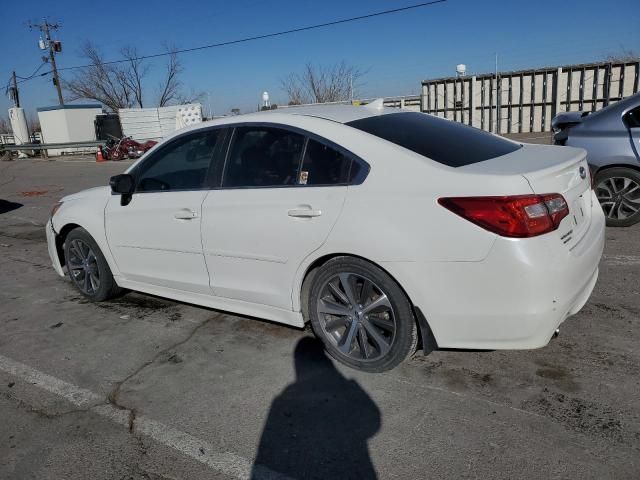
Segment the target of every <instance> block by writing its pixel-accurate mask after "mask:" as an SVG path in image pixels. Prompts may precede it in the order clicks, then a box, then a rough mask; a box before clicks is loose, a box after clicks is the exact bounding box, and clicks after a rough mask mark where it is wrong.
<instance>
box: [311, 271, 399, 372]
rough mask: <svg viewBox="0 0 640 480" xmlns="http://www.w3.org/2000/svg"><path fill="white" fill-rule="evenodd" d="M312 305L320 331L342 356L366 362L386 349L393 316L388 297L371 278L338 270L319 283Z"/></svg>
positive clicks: (393, 329)
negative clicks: (314, 303) (318, 291)
mask: <svg viewBox="0 0 640 480" xmlns="http://www.w3.org/2000/svg"><path fill="white" fill-rule="evenodd" d="M316 308H317V312H318V319H319V321H320V325H321V327H322V333H323V334H324V335H325V336H326V338H328V339H329V341H330V342H331V343H332V344H333V346H334V347H336V349H337V350H338V351H339V352H340V353H341V354H342V355H346V356H348V357H350V358H353V359H356V360H360V361H365V362H367V361H374V360H377V359H379V358H381V357H383V356H385V355H386V354H387V353H388V352H389V350H390V348H391V345H392V344H393V340H394V338H395V335H396V327H397V325H396V316H395V313H394V310H393V306H392V305H391V302H390V300H389V297H388V296H387V294H386V293H385V292H384V291H382V289H381V288H380V287H379V286H378V285H377V284H376V283H375V282H374V281H373V280H371V279H369V278H366V277H364V276H362V275H358V274H355V273H350V272H343V273H339V274H337V275H335V276H333V277H331V278H330V279H329V280H327V281H326V282H325V283H324V285H322V287H321V289H320V296H319V297H318V302H317V306H316Z"/></svg>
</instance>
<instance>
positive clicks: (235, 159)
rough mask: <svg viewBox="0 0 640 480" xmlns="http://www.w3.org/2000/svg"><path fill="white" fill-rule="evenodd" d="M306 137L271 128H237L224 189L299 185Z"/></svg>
mask: <svg viewBox="0 0 640 480" xmlns="http://www.w3.org/2000/svg"><path fill="white" fill-rule="evenodd" d="M303 145H304V136H302V135H300V134H298V133H294V132H289V131H287V130H281V129H279V128H269V127H240V128H236V130H235V134H234V139H233V145H232V146H231V152H230V153H229V158H228V159H227V165H226V167H225V173H224V180H223V186H224V187H272V186H282V185H295V184H296V183H297V178H298V169H299V168H300V157H301V156H302V147H303Z"/></svg>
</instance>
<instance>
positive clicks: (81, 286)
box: [64, 228, 120, 302]
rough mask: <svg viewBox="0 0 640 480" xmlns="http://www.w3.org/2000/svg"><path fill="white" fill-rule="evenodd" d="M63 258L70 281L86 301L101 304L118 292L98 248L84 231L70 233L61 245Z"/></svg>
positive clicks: (75, 230)
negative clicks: (62, 246) (62, 245)
mask: <svg viewBox="0 0 640 480" xmlns="http://www.w3.org/2000/svg"><path fill="white" fill-rule="evenodd" d="M64 256H65V263H66V266H67V271H68V273H69V277H70V278H71V281H72V282H73V284H74V285H75V287H76V288H77V289H78V290H79V291H80V293H81V294H82V295H84V296H85V297H87V298H88V299H89V300H91V301H93V302H101V301H103V300H107V299H109V298H112V297H114V296H116V295H117V294H118V293H120V288H119V287H118V285H117V284H116V282H115V280H114V278H113V275H112V274H111V269H110V268H109V265H108V264H107V260H106V259H105V258H104V255H103V254H102V251H101V250H100V247H98V244H97V243H96V241H95V240H94V239H93V237H92V236H91V235H89V232H87V231H86V230H85V229H83V228H76V229H74V230H71V232H69V234H68V235H67V237H66V239H65V242H64Z"/></svg>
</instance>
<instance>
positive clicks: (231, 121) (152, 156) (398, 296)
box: [46, 103, 604, 371]
mask: <svg viewBox="0 0 640 480" xmlns="http://www.w3.org/2000/svg"><path fill="white" fill-rule="evenodd" d="M378 105H379V104H377V103H376V104H374V105H370V106H366V107H355V106H345V105H342V106H322V107H298V108H289V109H281V110H275V111H271V112H261V113H255V114H249V115H243V116H234V117H229V118H224V119H218V120H214V121H211V122H206V123H202V124H200V125H198V126H195V127H192V128H188V129H185V130H181V131H179V132H176V133H175V134H174V135H172V136H171V137H169V138H167V139H165V140H164V141H162V142H161V143H160V144H158V145H156V146H155V147H154V148H153V149H152V150H151V151H149V152H148V153H147V154H146V155H145V156H144V157H142V158H141V159H140V160H138V161H137V162H136V163H135V164H133V165H132V166H131V167H130V168H129V169H128V170H127V171H126V173H124V174H122V175H117V176H115V177H113V178H112V179H111V182H110V183H111V187H98V188H93V189H89V190H85V191H83V192H80V193H77V194H74V195H69V196H67V197H65V198H63V199H62V200H61V201H60V203H58V204H56V206H55V207H54V209H53V211H52V215H51V219H50V220H49V222H48V223H47V227H46V229H47V240H48V245H49V254H50V256H51V260H52V262H53V266H54V268H55V270H56V272H58V274H59V275H61V276H64V275H65V271H66V272H67V273H68V275H69V276H70V278H71V280H72V282H73V284H74V285H75V286H76V287H77V288H78V290H80V292H81V293H82V294H83V295H85V296H86V297H87V298H89V299H90V300H94V301H103V300H107V299H108V298H110V297H112V296H114V295H116V294H118V292H119V291H121V289H131V290H137V291H140V292H146V293H149V294H153V295H159V296H163V297H168V298H173V299H176V300H179V301H183V302H188V303H193V304H197V305H202V306H205V307H210V308H216V309H221V310H226V311H231V312H237V313H239V314H244V315H251V316H255V317H261V318H265V319H269V320H273V321H276V322H281V323H284V324H288V325H293V326H296V327H303V326H304V324H305V322H311V325H312V327H313V331H314V332H315V334H316V335H317V336H318V337H319V338H320V339H321V340H322V342H323V343H324V345H325V346H326V348H327V350H328V352H329V353H330V354H331V355H332V356H333V357H334V358H336V359H337V360H339V361H341V362H343V363H345V364H347V365H350V366H352V367H354V368H358V369H361V370H365V371H383V370H388V369H390V368H393V367H394V366H396V365H398V364H399V363H400V362H401V361H402V360H403V359H404V358H406V357H407V356H408V355H410V354H411V353H413V352H414V351H415V349H416V348H417V347H418V346H419V343H420V344H421V345H422V348H423V349H424V350H425V352H428V351H430V350H432V349H434V348H460V349H467V348H473V349H528V348H537V347H542V346H544V345H546V344H547V343H548V342H549V340H550V338H551V337H552V336H553V335H554V332H556V329H557V328H558V326H559V325H560V324H561V323H562V322H563V321H564V320H566V319H567V317H569V316H570V315H573V314H575V313H576V312H578V311H579V310H580V309H581V308H582V306H583V305H584V304H585V302H586V301H587V299H588V298H589V295H590V294H591V292H592V290H593V288H594V285H595V283H596V280H597V277H598V262H599V260H600V257H601V255H602V250H603V246H604V215H603V213H602V210H601V208H600V205H599V203H598V201H597V199H596V198H595V196H594V193H593V191H592V189H591V184H590V176H589V170H588V166H587V162H586V160H585V152H584V150H580V149H574V148H568V147H565V148H561V147H554V146H541V145H522V144H519V143H515V142H512V141H509V140H506V139H503V138H500V137H497V136H495V135H492V134H489V133H486V132H483V131H480V130H478V129H475V128H471V127H468V126H465V125H461V124H459V123H454V122H451V121H448V120H444V119H441V118H437V117H433V116H430V115H426V114H422V113H415V112H408V111H403V110H397V109H388V108H382V107H381V106H378Z"/></svg>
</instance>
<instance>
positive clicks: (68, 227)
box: [56, 222, 82, 268]
mask: <svg viewBox="0 0 640 480" xmlns="http://www.w3.org/2000/svg"><path fill="white" fill-rule="evenodd" d="M76 228H82V227H81V226H80V225H78V224H77V223H73V222H69V223H66V224H65V225H64V226H63V227H62V228H61V229H60V231H59V232H58V233H57V235H56V253H57V255H58V260H59V261H60V266H61V267H63V268H64V266H65V265H66V259H65V257H64V242H65V240H66V239H67V236H68V235H69V233H70V232H71V231H72V230H75V229H76Z"/></svg>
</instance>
